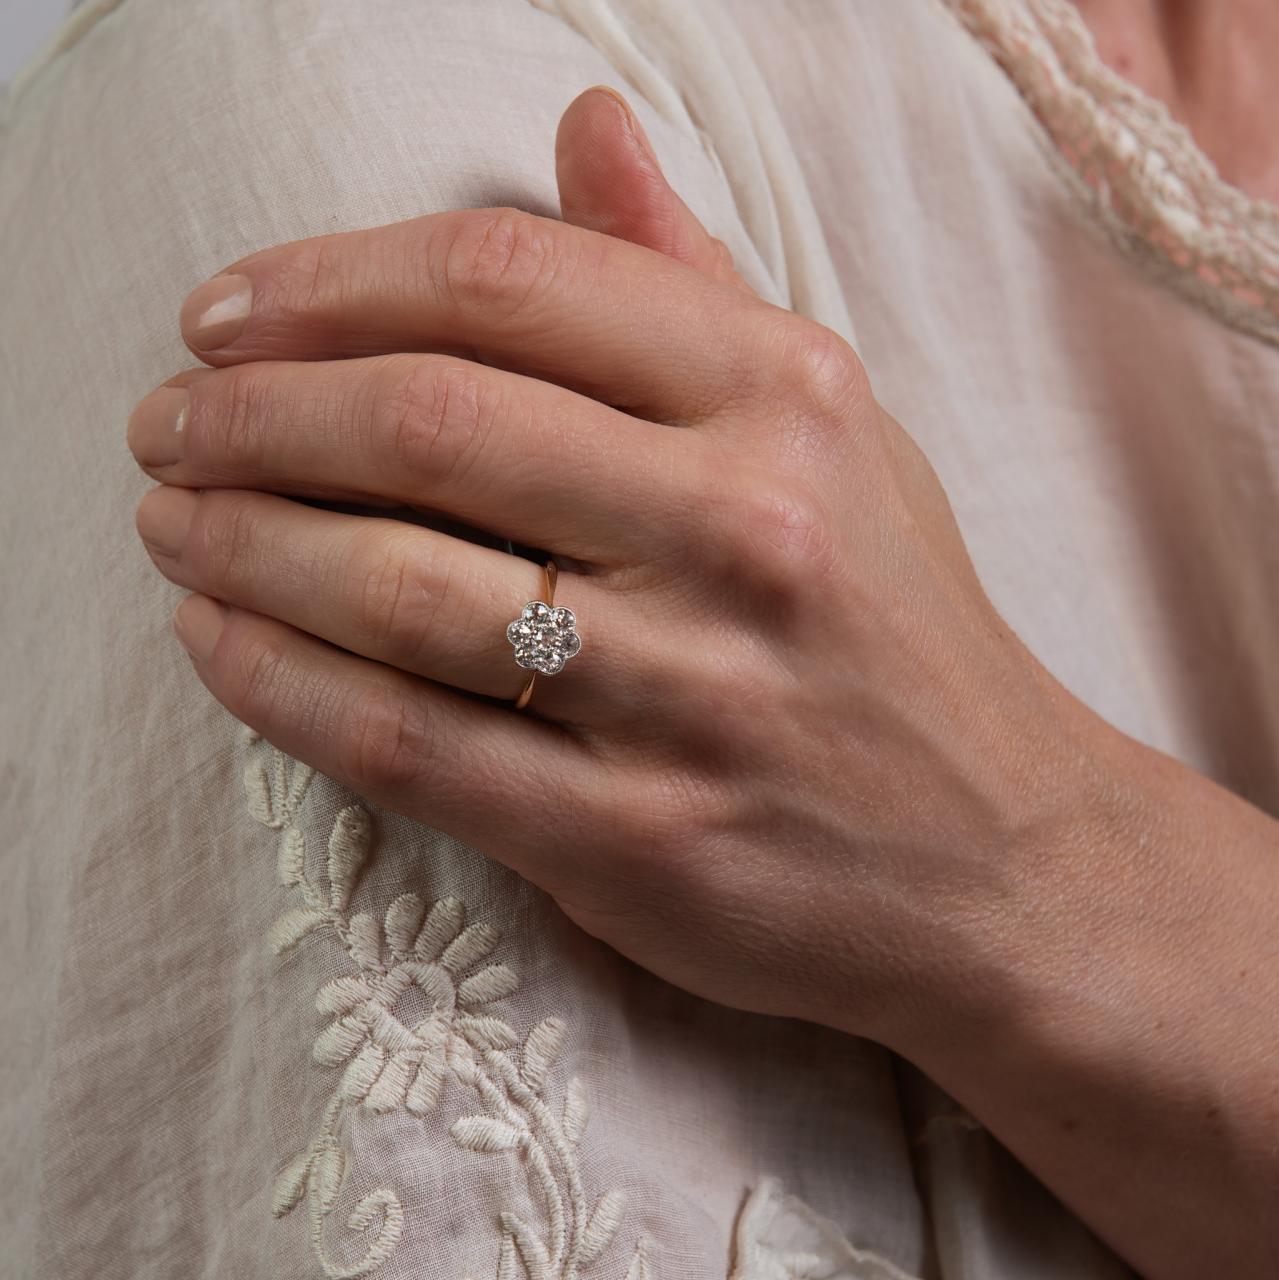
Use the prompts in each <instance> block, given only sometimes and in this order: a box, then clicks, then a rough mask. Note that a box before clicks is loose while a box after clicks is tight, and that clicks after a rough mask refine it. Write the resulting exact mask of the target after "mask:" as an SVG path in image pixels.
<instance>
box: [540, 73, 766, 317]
mask: <svg viewBox="0 0 1279 1280" xmlns="http://www.w3.org/2000/svg"><path fill="white" fill-rule="evenodd" d="M555 176H556V180H557V181H558V183H559V189H560V211H561V213H562V214H563V217H564V221H565V222H570V223H572V224H573V225H574V226H578V227H585V228H586V229H587V230H590V231H602V232H603V233H604V234H605V235H610V236H616V237H617V239H619V240H629V241H631V242H632V243H633V244H642V245H644V246H645V247H646V248H649V249H656V250H657V252H658V253H664V254H665V255H666V256H667V257H669V258H675V259H676V260H678V261H679V262H685V263H687V264H688V265H689V266H690V267H694V268H695V269H696V270H698V271H701V272H702V273H703V274H705V275H708V276H710V277H711V278H712V279H714V280H720V281H722V282H723V283H725V284H732V285H736V286H737V287H738V288H740V289H743V290H745V291H746V292H747V293H751V294H753V293H754V290H753V289H752V288H751V287H750V285H748V284H747V283H746V281H745V280H743V279H742V278H741V276H739V275H738V274H737V271H736V269H735V268H734V266H733V257H732V254H730V253H729V251H728V246H727V245H726V244H725V243H724V242H723V241H722V240H719V239H717V238H716V237H715V236H713V235H711V233H710V232H709V231H707V230H706V228H705V227H704V226H702V224H701V223H700V222H699V221H698V220H697V218H696V216H695V215H694V214H693V211H692V210H691V209H690V208H689V207H688V206H687V205H686V204H685V203H684V202H683V200H681V199H680V198H679V196H677V195H676V194H675V192H674V191H673V190H672V188H671V186H670V184H669V183H668V182H667V181H666V179H665V177H663V175H662V170H661V166H660V165H659V164H658V162H657V156H656V155H655V154H654V153H653V148H652V146H651V144H650V143H649V141H648V137H647V135H646V134H645V133H644V130H643V127H642V126H641V125H640V122H639V120H638V119H636V117H635V113H634V112H633V111H632V110H631V108H630V106H629V105H628V104H627V102H626V99H625V98H623V97H622V95H621V94H620V93H618V92H617V91H616V90H615V89H610V88H608V87H607V86H606V85H595V86H594V87H593V88H590V89H587V90H586V91H585V92H583V93H580V94H578V96H577V97H576V98H574V99H573V101H572V102H571V103H569V105H568V108H567V109H566V110H565V112H564V114H563V115H562V116H561V117H560V124H559V129H558V130H557V132H556V134H555Z"/></svg>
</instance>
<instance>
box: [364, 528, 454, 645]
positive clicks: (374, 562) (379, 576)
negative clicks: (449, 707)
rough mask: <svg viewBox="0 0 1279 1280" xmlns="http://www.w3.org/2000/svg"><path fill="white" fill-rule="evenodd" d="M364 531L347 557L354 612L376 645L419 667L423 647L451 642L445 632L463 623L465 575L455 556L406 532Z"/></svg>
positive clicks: (447, 633)
mask: <svg viewBox="0 0 1279 1280" xmlns="http://www.w3.org/2000/svg"><path fill="white" fill-rule="evenodd" d="M366 536H367V537H368V539H369V541H368V542H366V543H365V544H364V545H363V546H362V547H360V548H358V550H357V552H356V554H355V555H354V557H353V560H352V566H353V568H352V572H353V573H354V574H355V580H354V582H352V584H351V587H350V593H349V594H350V598H352V599H354V601H355V602H356V603H355V610H356V616H357V617H358V619H359V621H360V625H361V627H362V629H363V631H364V632H365V634H366V635H367V636H368V638H369V639H370V641H371V642H372V643H373V644H374V645H376V646H377V648H378V650H379V651H385V652H386V653H388V654H389V655H391V657H392V659H393V660H394V661H395V662H396V663H397V664H403V665H405V666H406V667H408V668H410V669H415V668H416V669H420V668H422V667H423V666H424V665H425V663H426V656H427V651H428V650H429V651H430V652H432V653H436V654H438V653H440V652H442V651H445V650H447V649H449V648H451V647H452V646H451V645H450V644H449V641H448V639H447V637H449V636H452V635H454V634H455V633H456V632H457V630H458V629H459V628H461V629H466V625H467V623H466V618H467V616H468V610H471V609H473V608H474V601H473V598H472V597H473V590H472V588H471V587H470V586H469V585H468V581H469V579H468V576H467V574H466V573H465V571H464V570H462V569H460V568H459V567H458V566H457V564H456V558H455V557H449V556H441V557H433V556H431V555H430V554H429V553H427V552H425V550H424V547H423V545H422V544H421V543H420V542H419V540H418V539H416V538H415V537H413V535H412V534H411V533H405V534H397V535H389V536H388V535H387V534H386V533H385V532H383V531H381V530H378V531H376V532H371V533H369V534H368V535H366Z"/></svg>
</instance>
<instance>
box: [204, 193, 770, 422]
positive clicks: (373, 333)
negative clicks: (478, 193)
mask: <svg viewBox="0 0 1279 1280" xmlns="http://www.w3.org/2000/svg"><path fill="white" fill-rule="evenodd" d="M789 316H790V313H789V312H786V311H784V310H782V309H781V308H779V307H775V306H773V305H772V304H770V303H767V302H764V301H762V300H761V299H757V298H748V297H746V296H745V295H744V294H743V293H742V292H741V291H740V290H738V289H734V288H732V287H731V286H730V285H728V284H724V283H720V282H718V281H714V280H710V279H708V278H707V277H706V276H705V275H704V274H702V273H701V272H698V271H695V270H694V269H693V268H691V267H689V266H686V265H685V264H683V263H679V262H675V261H673V260H672V259H670V258H667V257H665V256H664V255H662V254H660V253H657V252H655V251H653V250H651V249H647V248H644V247H642V246H640V245H634V244H630V243H628V242H626V241H622V240H617V239H614V238H613V237H611V236H607V235H603V234H601V233H600V232H596V231H589V230H586V229H584V228H581V227H575V226H572V225H570V224H568V223H564V222H560V221H558V220H557V219H554V218H543V217H539V216H537V215H535V214H530V213H525V212H523V211H521V210H519V209H512V208H494V209H463V210H456V211H452V212H448V213H434V214H426V215H424V216H422V217H418V218H411V219H409V220H407V221H404V222H397V223H391V224H389V225H387V226H382V227H374V228H371V229H368V230H360V231H344V232H336V233H333V234H329V235H323V236H316V237H313V238H311V239H306V240H296V241H292V242H290V243H287V244H282V245H277V246H275V247H274V248H270V249H266V250H263V251H261V252H258V253H255V254H252V255H250V256H249V257H247V258H243V259H241V260H240V261H239V262H238V263H235V264H233V265H232V266H231V267H228V268H227V269H226V271H224V272H223V273H221V274H219V275H216V276H214V277H213V278H212V279H211V280H208V281H206V282H205V283H204V284H203V285H201V286H200V287H199V288H197V289H196V290H195V291H194V292H193V293H192V294H191V295H190V296H189V297H188V298H187V300H186V302H185V303H184V305H183V307H182V316H181V323H182V333H183V337H184V339H185V340H186V342H187V345H188V346H189V347H190V348H191V350H192V351H193V352H194V353H195V354H196V355H197V356H199V357H200V358H201V359H203V360H204V361H206V363H209V364H214V365H228V364H237V363H241V362H244V361H248V360H267V359H269V360H328V359H340V358H343V357H347V356H366V355H375V354H380V353H385V352H394V351H437V352H443V353H445V354H452V355H462V356H466V357H468V358H470V359H474V360H479V361H482V362H485V363H489V364H494V365H499V366H501V367H503V368H506V369H511V370H513V371H515V372H519V373H526V374H532V375H534V376H537V377H541V378H544V379H546V380H548V381H552V382H557V383H559V384H560V385H562V386H566V387H569V388H570V389H572V390H575V391H578V392H581V393H582V394H585V395H589V396H591V397H592V398H594V399H597V400H601V401H603V402H605V403H607V404H612V405H615V406H617V407H619V408H624V409H627V410H628V411H630V412H633V413H636V414H638V415H640V416H643V417H647V418H652V419H655V420H660V421H695V420H697V419H698V418H699V417H702V416H705V415H708V414H710V413H711V412H713V411H714V410H715V409H717V408H719V407H720V406H722V405H723V404H724V403H725V402H726V401H729V400H732V399H735V398H737V397H741V396H743V395H747V394H749V392H750V389H751V388H758V387H759V385H760V383H761V380H764V379H769V378H770V377H775V376H776V375H777V373H778V369H779V365H780V349H781V347H782V346H783V342H782V341H780V340H775V338H776V337H777V335H776V330H777V326H778V319H779V318H780V317H789ZM792 318H793V317H792Z"/></svg>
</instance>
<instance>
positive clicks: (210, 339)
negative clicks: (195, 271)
mask: <svg viewBox="0 0 1279 1280" xmlns="http://www.w3.org/2000/svg"><path fill="white" fill-rule="evenodd" d="M252 309H253V282H252V281H251V280H250V279H249V277H248V276H214V277H213V279H212V280H206V281H205V282H204V283H203V284H202V285H200V287H199V288H197V289H193V290H192V291H191V293H189V294H188V295H187V300H186V301H185V302H184V303H183V304H182V312H181V315H180V316H179V318H178V323H179V325H180V326H181V329H182V337H183V338H184V339H185V340H186V342H187V344H188V345H189V346H191V347H194V348H195V349H196V350H198V351H216V350H217V349H218V348H219V347H225V346H226V345H227V344H228V343H231V342H234V341H235V340H236V339H237V338H238V337H239V336H240V334H242V333H243V332H244V326H245V324H246V322H247V321H248V318H249V312H250V311H251V310H252Z"/></svg>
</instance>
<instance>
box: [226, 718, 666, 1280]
mask: <svg viewBox="0 0 1279 1280" xmlns="http://www.w3.org/2000/svg"><path fill="white" fill-rule="evenodd" d="M248 737H249V741H250V742H253V743H257V742H260V741H261V740H260V739H259V738H258V736H257V735H256V734H254V733H253V732H252V731H249V734H248ZM269 751H270V756H269V763H267V764H263V763H262V761H261V759H260V758H259V759H256V760H254V761H252V762H251V763H250V764H249V765H248V766H247V768H246V769H245V779H244V780H245V789H246V791H247V793H248V808H249V812H250V814H252V816H253V817H254V818H256V819H257V820H258V821H259V822H261V823H262V824H263V825H264V826H266V827H269V828H270V829H271V830H273V831H278V832H280V841H279V848H278V855H277V876H278V879H279V882H280V884H281V885H282V886H283V887H285V888H289V889H293V890H295V891H296V892H297V893H298V894H300V896H301V905H298V906H293V907H290V908H288V909H287V910H286V911H285V912H284V913H283V914H282V915H281V916H280V917H279V918H278V919H277V920H276V922H275V924H274V925H273V926H272V927H271V929H270V931H269V934H268V942H269V944H270V946H271V949H272V950H273V951H274V952H275V954H277V955H284V954H285V953H287V952H289V951H291V950H292V949H293V948H294V947H296V946H297V945H298V944H299V943H301V942H302V941H303V940H304V939H306V938H308V937H310V936H312V935H315V934H318V933H321V932H323V931H324V930H329V931H331V932H332V934H333V935H334V937H335V938H336V939H337V940H338V942H339V943H340V944H341V946H342V947H343V949H344V950H345V951H346V953H347V955H348V956H349V957H350V959H351V961H352V963H353V965H354V969H353V971H352V972H351V973H349V974H344V975H342V976H341V977H338V978H335V979H333V980H332V981H331V982H328V983H326V984H325V985H324V986H323V987H321V988H320V991H319V993H318V995H317V997H316V1008H317V1009H318V1010H319V1012H320V1013H322V1014H324V1015H326V1016H327V1017H328V1018H329V1021H328V1022H327V1024H326V1025H325V1026H324V1027H323V1028H322V1029H321V1030H320V1033H319V1034H318V1036H317V1037H316V1040H315V1044H314V1046H313V1049H312V1055H311V1056H312V1058H313V1059H314V1060H315V1062H316V1063H318V1064H320V1065H321V1066H329V1067H337V1066H344V1067H345V1069H344V1071H343V1074H342V1076H341V1079H340V1080H339V1082H338V1084H337V1086H336V1088H335V1090H334V1093H333V1096H332V1098H331V1099H330V1100H329V1103H328V1105H327V1107H326V1108H325V1112H324V1121H323V1124H322V1126H321V1128H320V1131H319V1133H318V1134H317V1135H316V1137H315V1138H314V1139H313V1140H312V1142H311V1143H310V1144H309V1145H308V1146H307V1147H306V1149H305V1150H303V1151H301V1152H299V1153H298V1154H297V1155H296V1156H295V1157H294V1158H293V1159H292V1160H290V1161H289V1162H288V1163H287V1164H286V1165H285V1167H284V1169H283V1170H281V1172H280V1174H279V1175H278V1177H277V1179H276V1182H275V1188H274V1193H273V1197H272V1210H273V1212H274V1213H275V1215H276V1217H283V1216H284V1215H285V1214H288V1213H291V1212H292V1211H293V1210H294V1209H296V1208H297V1207H298V1206H299V1205H300V1204H301V1203H302V1202H303V1200H305V1201H306V1205H307V1212H308V1217H309V1222H310V1238H311V1247H312V1249H313V1251H314V1253H315V1257H316V1260H317V1261H318V1262H319V1264H320V1266H321V1268H322V1269H323V1271H324V1274H325V1275H326V1276H327V1277H330V1280H358V1277H361V1276H366V1275H368V1274H369V1273H371V1272H373V1271H375V1270H377V1269H378V1268H379V1267H380V1266H381V1265H382V1264H383V1263H384V1262H385V1261H386V1260H387V1258H389V1257H390V1256H391V1254H392V1253H393V1252H394V1251H395V1249H396V1247H397V1245H398V1244H399V1242H400V1239H401V1237H402V1236H403V1233H404V1225H405V1222H404V1208H403V1205H402V1203H401V1201H400V1198H399V1196H398V1195H397V1194H396V1193H395V1191H393V1190H391V1189H390V1188H388V1187H377V1188H375V1189H373V1190H371V1191H369V1192H368V1193H367V1194H366V1195H364V1197H363V1198H362V1199H360V1201H359V1202H358V1203H357V1204H356V1205H355V1207H354V1209H353V1210H352V1211H351V1213H350V1215H349V1217H348V1218H347V1224H346V1225H347V1227H348V1229H349V1230H350V1231H352V1232H355V1233H357V1234H361V1235H364V1236H365V1237H366V1243H365V1246H364V1253H363V1255H362V1256H361V1257H360V1258H359V1259H358V1260H357V1261H355V1262H353V1263H349V1264H343V1263H341V1262H339V1261H338V1260H337V1259H336V1257H335V1256H334V1254H333V1253H332V1252H331V1249H330V1246H329V1243H328V1240H327V1234H328V1233H327V1232H326V1226H327V1222H328V1219H329V1216H330V1215H331V1214H332V1212H333V1210H334V1209H335V1207H336V1205H337V1203H338V1200H339V1198H340V1196H341V1192H342V1189H343V1186H344V1184H345V1181H346V1179H347V1176H348V1174H349V1173H350V1172H351V1170H350V1161H349V1156H348V1152H347V1149H346V1146H345V1144H344V1142H343V1126H344V1121H346V1122H347V1123H349V1122H350V1114H349V1113H350V1112H351V1111H352V1110H353V1109H354V1108H357V1107H360V1106H362V1107H363V1108H364V1109H365V1110H366V1111H368V1112H372V1113H385V1112H389V1111H394V1110H397V1109H400V1108H403V1109H404V1110H405V1111H406V1112H407V1113H408V1114H410V1115H412V1116H415V1117H418V1118H424V1117H426V1116H428V1115H429V1114H430V1113H431V1112H432V1111H433V1110H434V1108H435V1106H436V1103H437V1102H438V1101H439V1099H440V1097H441V1096H442V1093H443V1091H444V1090H445V1089H446V1088H447V1087H448V1085H449V1084H450V1083H453V1084H456V1085H458V1086H460V1087H462V1088H465V1089H468V1090H470V1091H471V1092H473V1093H474V1095H475V1096H476V1099H477V1101H478V1103H479V1107H478V1110H477V1111H476V1113H475V1114H472V1115H467V1116H463V1117H461V1118H459V1119H457V1120H455V1121H454V1123H453V1125H452V1126H451V1128H450V1130H449V1133H450V1136H451V1138H452V1140H453V1142H454V1143H455V1144H456V1146H457V1147H459V1148H461V1149H462V1150H465V1151H468V1152H472V1153H475V1154H477V1155H483V1156H492V1155H508V1156H512V1157H516V1158H519V1159H520V1161H521V1163H522V1166H523V1168H524V1170H525V1172H526V1174H527V1176H528V1179H529V1184H530V1190H531V1192H532V1195H533V1200H534V1202H535V1203H538V1202H540V1204H541V1206H542V1218H543V1221H542V1222H541V1223H539V1224H534V1223H532V1222H529V1221H526V1220H525V1219H523V1218H521V1217H519V1216H518V1215H517V1214H514V1213H511V1212H506V1211H503V1212H501V1213H500V1214H499V1215H498V1225H499V1226H500V1242H499V1246H498V1254H497V1262H496V1270H495V1273H494V1274H495V1280H520V1278H521V1277H524V1280H577V1278H578V1277H579V1276H580V1275H581V1274H582V1272H583V1271H584V1270H587V1269H590V1268H592V1267H593V1266H594V1264H595V1263H596V1262H597V1261H598V1260H599V1259H600V1258H601V1256H602V1255H603V1254H604V1252H605V1250H606V1249H607V1248H608V1247H609V1245H610V1244H611V1243H612V1242H613V1240H614V1238H615V1236H616V1234H617V1231H618V1228H619V1226H620V1224H621V1221H622V1214H623V1208H624V1203H625V1201H624V1196H623V1194H622V1192H621V1191H619V1190H612V1191H605V1192H604V1193H603V1194H602V1195H600V1196H599V1197H598V1198H597V1199H596V1200H595V1203H594V1205H593V1206H592V1205H590V1203H589V1200H588V1197H587V1194H586V1190H585V1188H584V1186H583V1184H582V1177H581V1172H580V1169H579V1166H578V1158H577V1146H578V1143H579V1141H580V1140H581V1137H582V1134H583V1132H584V1130H585V1128H586V1123H587V1117H588V1107H587V1099H586V1090H585V1088H584V1086H583V1084H582V1082H581V1080H580V1079H578V1078H576V1077H574V1078H573V1079H570V1080H569V1081H568V1084H567V1086H566V1088H565V1092H564V1099H563V1102H562V1103H561V1105H560V1106H559V1107H558V1108H552V1107H551V1105H550V1104H549V1103H548V1101H547V1098H546V1085H547V1081H548V1077H549V1073H550V1070H551V1067H552V1066H553V1065H554V1062H555V1059H556V1057H557V1055H558V1054H559V1052H560V1050H561V1049H562V1048H563V1045H564V1035H565V1031H566V1027H565V1024H564V1022H563V1021H562V1020H561V1019H559V1018H555V1017H550V1018H544V1019H543V1020H542V1021H541V1022H539V1023H537V1024H536V1025H535V1026H534V1027H533V1028H532V1029H531V1030H530V1031H529V1032H528V1034H527V1035H526V1036H525V1037H524V1038H523V1040H522V1041H521V1040H520V1037H519V1036H518V1035H517V1033H516V1031H515V1029H514V1028H513V1027H511V1026H510V1025H509V1024H508V1023H507V1022H505V1021H503V1020H502V1019H501V1018H499V1017H496V1016H495V1015H493V1014H492V1013H489V1012H485V1009H486V1006H488V1005H490V1004H492V1003H493V1002H494V1001H497V1000H501V999H503V998H505V997H507V996H509V995H511V994H512V993H513V992H514V991H515V990H516V988H517V987H518V985H519V980H518V978H517V977H516V975H515V973H514V972H513V971H512V970H511V969H510V968H509V967H508V966H506V965H504V964H500V963H496V964H491V963H486V962H487V960H488V957H489V956H490V954H491V953H492V952H493V950H494V948H495V947H496V945H497V943H498V941H499V936H500V935H499V934H498V931H497V930H496V929H494V928H493V927H492V926H491V925H488V924H485V923H482V922H481V923H475V924H469V925H468V924H467V923H466V920H465V914H466V913H465V908H464V906H463V904H462V903H461V902H460V901H459V900H458V899H456V898H451V897H450V898H441V899H440V900H438V901H436V902H434V903H432V904H430V905H429V906H428V904H427V903H426V902H424V901H423V900H422V898H421V897H419V896H418V895H417V894H415V893H402V894H400V895H399V897H397V898H396V899H395V900H394V901H393V902H392V903H391V904H390V906H389V907H387V909H386V912H385V914H384V915H383V916H381V917H380V918H379V917H378V916H376V915H373V914H370V913H368V912H355V913H352V911H351V898H352V894H353V893H354V890H355V887H356V884H357V882H358V881H359V878H360V875H361V873H362V872H363V870H364V868H365V866H366V864H367V863H368V861H369V859H370V857H371V856H372V853H373V846H374V838H373V825H372V820H371V818H370V815H369V813H368V811H367V810H366V809H364V808H363V807H362V806H361V805H358V804H352V805H349V806H347V807H346V808H344V809H343V810H342V811H341V812H340V813H339V814H338V815H337V818H336V820H335V821H334V824H333V830H332V832H331V834H330V836H329V840H328V851H327V853H328V857H327V864H326V877H325V878H326V880H327V888H325V887H324V886H323V884H322V883H319V882H317V878H314V877H313V876H311V875H310V874H308V866H307V862H308V854H307V848H306V840H305V837H304V836H303V833H302V830H301V828H300V827H299V826H297V825H296V819H297V816H298V812H299V810H300V809H301V807H302V803H303V801H304V800H305V798H306V794H307V791H308V789H309V787H310V784H311V781H312V779H313V778H314V771H313V770H311V769H310V768H308V767H307V766H305V765H302V764H299V763H298V762H296V761H294V760H292V759H290V758H289V757H288V756H286V755H284V754H283V753H282V752H280V751H278V750H276V749H275V748H274V747H271V748H269ZM409 1008H413V1009H415V1010H416V1013H415V1014H413V1015H409V1014H408V1013H407V1012H406V1010H407V1009H409ZM423 1010H425V1014H424V1016H419V1015H422V1013H423ZM369 1233H372V1238H371V1239H368V1238H367V1237H368V1235H369ZM626 1280H653V1277H652V1270H651V1264H650V1261H649V1256H648V1252H647V1246H646V1243H645V1241H644V1240H642V1239H641V1240H640V1241H639V1242H638V1243H637V1244H636V1245H635V1248H634V1251H633V1253H632V1255H631V1260H630V1265H629V1267H628V1269H627V1272H626Z"/></svg>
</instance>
